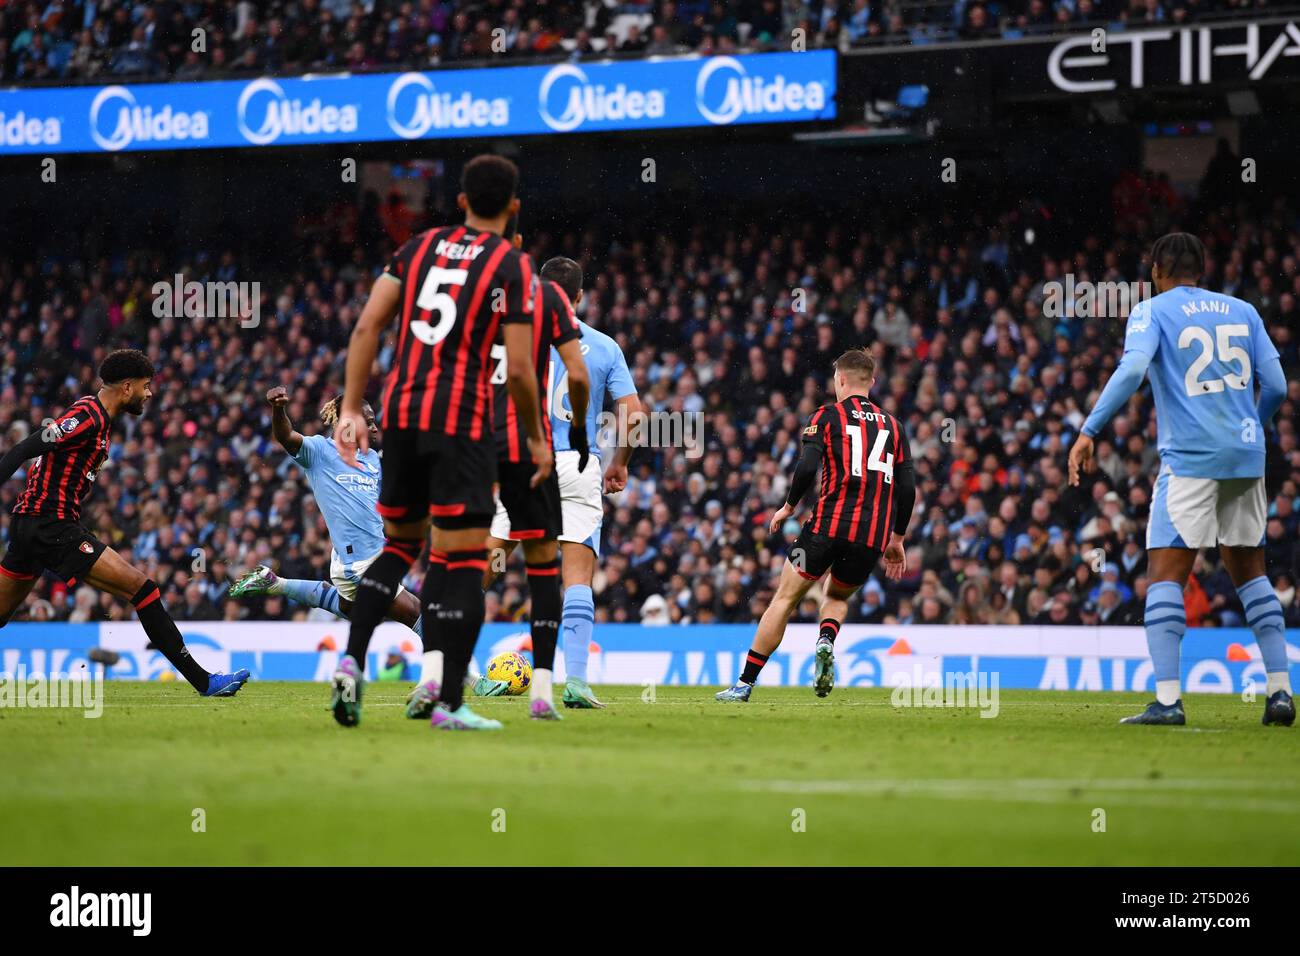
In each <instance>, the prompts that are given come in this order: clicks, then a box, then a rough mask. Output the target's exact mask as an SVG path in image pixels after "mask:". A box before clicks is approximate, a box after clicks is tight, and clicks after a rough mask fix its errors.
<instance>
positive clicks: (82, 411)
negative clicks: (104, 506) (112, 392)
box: [13, 395, 110, 521]
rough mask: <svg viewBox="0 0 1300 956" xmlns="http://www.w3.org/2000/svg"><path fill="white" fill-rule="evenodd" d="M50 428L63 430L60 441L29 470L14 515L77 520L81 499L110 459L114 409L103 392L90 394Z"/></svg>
mask: <svg viewBox="0 0 1300 956" xmlns="http://www.w3.org/2000/svg"><path fill="white" fill-rule="evenodd" d="M46 427H49V428H51V429H52V430H53V432H52V433H57V444H55V446H54V447H53V448H52V449H51V450H50V451H47V452H46V453H45V454H44V455H42V456H41V457H40V458H39V459H37V462H36V464H35V465H33V466H32V469H31V470H30V471H29V472H28V473H27V486H26V487H25V488H23V491H22V494H20V495H19V496H18V500H17V501H15V502H14V507H13V513H14V514H16V515H53V516H54V517H56V518H66V519H68V520H69V521H77V520H79V519H80V518H81V503H82V501H84V500H85V498H86V496H87V495H88V494H90V486H91V485H92V484H94V482H95V478H96V476H97V475H98V474H99V469H100V467H101V466H102V465H103V464H104V461H105V460H106V459H107V458H108V442H109V431H110V429H109V417H108V412H107V411H105V410H104V406H103V405H102V404H101V403H100V401H99V397H98V396H96V395H87V396H85V397H84V398H79V399H77V400H76V401H75V402H73V403H72V406H71V407H70V408H69V409H68V410H67V411H66V412H64V413H63V415H62V416H61V417H60V418H58V419H57V420H56V421H55V422H54V423H53V424H52V425H49V426H46Z"/></svg>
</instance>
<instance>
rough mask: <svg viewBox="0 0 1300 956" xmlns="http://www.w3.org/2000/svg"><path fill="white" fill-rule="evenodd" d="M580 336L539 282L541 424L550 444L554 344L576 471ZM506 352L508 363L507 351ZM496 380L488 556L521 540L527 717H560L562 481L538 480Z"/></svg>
mask: <svg viewBox="0 0 1300 956" xmlns="http://www.w3.org/2000/svg"><path fill="white" fill-rule="evenodd" d="M552 261H553V260H552ZM549 266H551V263H550V262H548V263H547V264H546V266H543V267H542V275H543V276H545V275H546V269H547V267H549ZM581 335H582V332H581V330H580V329H579V328H578V320H577V319H576V318H574V315H573V306H572V304H570V302H569V297H568V296H567V295H565V293H564V290H563V289H561V288H560V287H559V286H558V285H557V284H556V283H554V282H552V281H550V280H549V279H546V278H543V279H541V280H540V281H539V283H538V289H537V294H536V295H535V296H534V299H533V354H534V361H535V362H536V363H537V387H538V388H539V389H540V390H541V394H542V422H543V423H544V425H545V428H546V441H547V442H548V443H549V442H550V441H551V416H550V411H549V409H548V408H547V407H546V401H547V397H548V396H547V395H546V387H547V386H546V383H547V382H548V381H549V380H550V370H551V368H550V367H551V346H552V345H554V346H555V349H556V352H558V353H559V356H560V360H561V361H562V362H564V368H565V370H566V371H567V372H568V376H569V378H568V381H569V402H570V403H571V405H572V407H573V409H574V414H573V418H574V421H575V422H578V423H579V427H578V428H577V430H576V435H577V437H576V439H574V438H573V437H572V433H571V438H570V440H571V441H573V443H574V448H575V449H576V450H577V451H578V452H579V456H580V457H579V464H578V470H579V471H581V470H582V469H583V468H585V467H586V464H587V457H588V448H587V431H586V424H585V423H586V421H587V401H588V396H589V393H590V391H591V386H590V376H589V374H588V372H587V362H586V360H585V359H583V357H582V346H581V344H580V341H579V340H580V337H581ZM501 351H502V354H501V358H502V360H504V358H505V356H504V349H502V350H501ZM493 382H494V383H495V384H496V389H497V394H496V408H497V421H496V435H497V481H498V486H497V509H496V517H494V518H493V519H492V529H491V534H490V536H489V538H488V550H489V553H491V554H501V555H503V556H508V555H509V554H510V551H511V550H512V549H513V548H514V546H515V544H516V543H517V542H523V547H524V571H525V574H526V575H527V578H528V593H529V606H530V608H531V611H530V615H529V629H530V632H531V636H532V639H533V680H532V682H531V683H530V684H529V686H528V694H529V697H530V703H529V716H531V717H532V718H534V719H536V720H558V719H559V713H558V712H557V711H556V710H555V706H554V704H553V703H552V701H551V671H552V669H553V668H554V666H555V646H556V642H557V640H558V638H559V633H560V617H561V615H562V614H563V610H564V604H563V601H562V600H561V599H560V559H559V537H560V532H561V530H563V527H562V524H563V523H562V520H561V513H560V482H559V479H558V478H557V477H556V475H555V472H553V471H552V472H551V474H550V475H548V476H547V477H546V478H545V479H544V480H542V481H540V482H537V483H534V482H533V472H534V468H533V463H532V460H531V459H530V458H529V457H528V450H527V448H526V447H525V445H524V438H525V434H524V431H523V426H522V423H521V422H520V421H519V414H518V412H517V410H516V409H515V405H514V402H512V401H511V400H510V396H509V395H507V394H506V389H505V370H504V368H501V369H499V371H498V372H496V373H495V374H494V375H493ZM534 484H535V485H536V486H535V487H534ZM502 564H504V562H502ZM499 569H500V568H499V567H490V568H489V569H488V570H487V571H486V572H485V573H484V575H483V587H484V589H485V590H486V589H487V588H488V587H489V586H490V585H491V583H492V580H493V579H494V578H495V577H496V575H495V573H494V572H495V571H497V570H499Z"/></svg>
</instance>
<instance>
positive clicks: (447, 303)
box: [411, 266, 469, 345]
mask: <svg viewBox="0 0 1300 956" xmlns="http://www.w3.org/2000/svg"><path fill="white" fill-rule="evenodd" d="M467 278H469V271H468V270H466V269H440V268H438V267H437V266H434V267H433V268H431V269H430V270H429V272H428V274H427V275H426V276H425V277H424V285H422V286H421V287H420V294H419V295H418V296H416V298H415V304H416V306H418V307H419V308H421V309H423V310H424V311H426V312H436V313H437V315H438V321H437V322H436V323H435V324H432V325H431V324H429V323H428V322H426V321H425V320H424V319H417V320H415V321H414V322H412V323H411V334H412V335H414V336H415V337H416V338H417V339H419V340H420V341H421V342H423V343H424V344H425V345H437V344H438V343H439V342H441V341H442V340H443V339H445V338H446V337H447V333H448V332H450V331H451V327H452V326H453V325H455V324H456V300H455V299H453V298H452V297H451V296H450V295H448V294H447V293H446V292H439V291H438V286H440V285H456V286H463V285H464V284H465V280H466V279H467Z"/></svg>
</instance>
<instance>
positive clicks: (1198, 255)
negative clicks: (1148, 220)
mask: <svg viewBox="0 0 1300 956" xmlns="http://www.w3.org/2000/svg"><path fill="white" fill-rule="evenodd" d="M1157 263H1159V265H1160V273H1161V275H1164V276H1165V277H1167V278H1170V279H1192V280H1197V279H1200V278H1201V276H1203V275H1204V274H1205V246H1204V245H1203V244H1202V243H1201V240H1200V239H1198V238H1196V237H1195V236H1193V235H1192V234H1191V233H1190V232H1171V233H1168V234H1167V235H1163V236H1161V237H1160V238H1159V239H1157V240H1156V244H1155V245H1154V246H1152V247H1151V264H1152V265H1153V266H1154V265H1156V264H1157Z"/></svg>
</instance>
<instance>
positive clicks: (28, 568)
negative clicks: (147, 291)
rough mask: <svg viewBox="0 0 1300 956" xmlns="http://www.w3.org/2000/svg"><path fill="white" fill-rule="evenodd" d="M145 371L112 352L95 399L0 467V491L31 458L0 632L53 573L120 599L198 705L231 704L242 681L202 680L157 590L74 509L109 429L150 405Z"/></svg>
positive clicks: (141, 360) (143, 359)
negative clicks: (213, 700)
mask: <svg viewBox="0 0 1300 956" xmlns="http://www.w3.org/2000/svg"><path fill="white" fill-rule="evenodd" d="M153 374H154V369H153V363H152V362H150V361H149V358H148V356H146V355H145V354H144V353H143V352H138V351H136V350H135V349H118V350H117V351H116V352H111V353H109V355H108V356H107V357H106V358H105V359H104V362H103V364H102V365H100V367H99V378H100V382H101V383H102V385H101V387H100V389H99V391H98V392H96V393H95V394H94V395H87V396H85V397H83V398H79V399H77V400H76V401H75V402H73V403H72V406H71V407H70V408H69V409H68V410H67V411H66V412H64V413H63V415H62V417H60V418H59V419H58V420H57V421H55V422H53V423H51V424H50V425H49V426H47V427H43V428H41V429H40V430H39V431H36V432H33V433H32V434H31V435H29V436H28V437H27V438H26V439H24V440H23V441H21V442H19V443H18V444H17V445H15V446H14V447H13V448H11V449H9V451H8V453H7V454H5V455H4V457H3V458H0V485H3V484H4V483H5V482H6V481H8V480H9V479H10V478H11V477H12V476H13V473H14V472H15V471H17V470H18V466H19V465H21V464H22V463H23V462H25V461H27V460H29V459H31V458H36V457H38V456H39V458H40V461H38V462H37V463H36V465H35V466H33V467H32V468H31V469H30V470H29V471H28V472H27V486H26V487H25V488H24V489H23V492H22V494H20V495H19V496H18V500H17V501H16V502H14V507H13V518H12V520H11V521H10V524H9V550H8V551H6V552H5V556H4V559H3V561H0V627H4V625H5V623H6V622H8V620H9V618H10V617H11V616H12V615H13V613H14V611H15V610H17V608H18V606H19V605H20V604H22V602H23V600H24V599H25V598H26V597H27V594H28V593H29V592H30V591H31V589H32V586H33V585H34V584H35V583H36V578H37V576H38V575H39V574H40V573H41V572H42V571H53V572H54V573H55V574H57V575H58V576H59V577H61V578H63V580H65V581H67V582H68V584H70V585H71V584H73V583H75V582H76V581H84V582H86V583H87V584H89V585H90V586H91V587H93V588H98V589H99V590H101V591H107V592H108V593H109V594H112V595H115V596H116V597H120V598H124V599H126V600H129V601H130V602H131V604H132V605H133V606H134V607H135V613H136V617H138V618H139V619H140V626H141V627H143V628H144V632H145V634H146V635H148V637H149V643H150V644H151V645H152V646H153V647H156V648H157V649H158V650H159V651H161V652H162V655H163V657H165V658H167V660H168V662H169V663H170V664H171V665H172V666H173V667H175V668H176V669H177V670H178V671H180V673H181V676H183V677H184V678H185V679H186V680H187V681H189V682H190V686H192V687H193V688H194V689H195V690H196V691H198V692H199V693H200V694H201V695H202V696H204V697H233V696H234V695H235V694H236V693H238V691H239V689H240V688H241V687H243V686H244V684H245V683H247V681H248V678H249V673H248V671H247V670H239V671H236V672H235V673H234V674H209V673H208V672H207V671H206V670H204V669H203V668H202V667H200V666H199V663H198V661H196V660H195V659H194V658H193V657H191V656H190V652H189V649H188V648H186V646H185V641H184V640H183V639H182V638H181V632H180V631H179V630H178V629H177V627H176V624H175V622H174V621H172V619H171V615H169V614H168V613H167V609H166V608H165V607H164V606H163V602H162V598H161V595H160V593H159V591H158V585H156V584H154V582H153V581H152V580H150V579H149V578H148V577H147V576H146V575H145V573H144V572H143V571H140V570H138V569H137V568H135V567H132V566H131V565H129V564H127V563H126V561H125V560H124V559H123V558H122V556H121V555H120V554H118V553H117V552H116V551H114V550H113V549H112V548H110V547H107V546H106V545H105V544H104V543H103V542H102V541H100V540H99V539H98V538H96V537H95V536H94V535H93V534H91V533H90V531H89V530H88V529H87V528H86V526H85V525H83V524H82V523H81V506H82V503H83V502H84V501H85V499H86V497H87V496H88V495H89V494H90V490H91V488H92V486H93V485H94V483H95V479H96V478H97V477H98V476H99V470H100V469H101V468H102V467H103V466H104V462H106V461H107V460H108V443H109V437H110V434H111V427H110V426H111V423H112V422H113V420H114V419H116V418H117V417H118V416H119V415H121V414H122V413H123V412H126V413H128V414H131V415H140V414H142V413H143V412H144V403H145V402H147V401H148V400H149V399H151V398H152V397H153V388H152V387H151V386H152V383H153Z"/></svg>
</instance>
